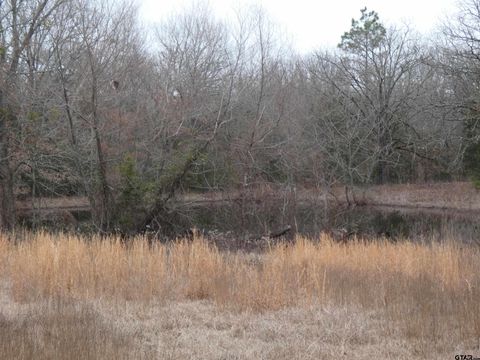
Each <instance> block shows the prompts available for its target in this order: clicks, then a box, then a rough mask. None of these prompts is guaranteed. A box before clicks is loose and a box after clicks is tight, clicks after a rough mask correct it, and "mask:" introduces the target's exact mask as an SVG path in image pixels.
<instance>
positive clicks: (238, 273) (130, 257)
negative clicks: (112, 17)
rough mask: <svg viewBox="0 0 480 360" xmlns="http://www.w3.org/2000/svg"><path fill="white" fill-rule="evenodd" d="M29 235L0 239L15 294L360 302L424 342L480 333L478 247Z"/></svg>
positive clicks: (161, 300) (293, 304)
mask: <svg viewBox="0 0 480 360" xmlns="http://www.w3.org/2000/svg"><path fill="white" fill-rule="evenodd" d="M27 238H28V239H27V240H24V241H20V242H16V243H14V242H11V241H10V240H8V239H7V237H6V236H3V237H1V238H0V270H2V272H1V273H2V276H3V279H2V280H3V282H4V283H5V284H7V285H6V288H7V289H8V291H9V295H10V296H11V297H12V299H13V300H14V301H15V302H17V303H39V302H42V301H47V302H52V301H53V302H58V303H61V302H65V301H67V302H73V303H86V302H91V301H107V302H110V303H112V302H113V303H116V304H122V303H126V302H132V301H133V302H134V303H140V304H157V305H158V304H160V305H162V304H163V305H165V304H172V303H179V302H184V301H194V300H207V301H209V302H211V303H212V304H214V305H216V307H217V308H218V309H220V310H219V311H234V312H239V311H240V312H243V311H246V312H249V313H251V312H254V313H268V312H270V311H277V310H282V309H290V308H297V309H302V308H303V309H309V308H312V307H317V308H318V307H319V308H332V307H333V308H335V307H338V308H340V309H344V308H355V309H359V311H361V312H365V313H371V312H373V313H375V314H377V315H378V316H379V317H381V318H382V319H383V320H384V321H385V324H386V325H384V327H383V330H382V331H383V333H384V334H386V335H388V334H390V335H392V334H395V336H397V335H398V336H401V338H402V339H406V341H412V342H413V341H414V342H420V343H422V344H423V345H422V346H424V347H423V349H429V351H430V350H431V349H434V350H435V351H436V352H439V353H442V352H443V351H450V350H451V349H452V348H453V347H454V346H456V345H458V344H460V343H465V341H467V342H469V341H470V342H473V343H474V344H477V345H478V339H480V300H479V299H480V251H479V249H478V248H474V247H464V248H461V247H460V246H457V245H455V244H454V243H444V244H435V243H432V244H429V245H426V244H417V243H413V242H401V243H390V242H386V241H383V240H378V241H372V242H355V241H353V242H351V243H348V244H338V243H335V242H332V241H331V240H330V239H329V238H327V237H325V236H323V237H321V238H320V240H319V241H310V240H308V239H304V238H297V240H296V242H295V243H293V244H289V245H287V244H278V245H275V246H272V247H271V249H270V250H268V251H267V252H265V253H263V254H243V253H222V252H220V251H218V250H217V249H216V248H215V247H213V246H212V245H210V244H208V242H207V241H206V240H204V239H202V238H196V239H195V240H194V241H192V242H188V241H178V242H175V243H171V244H168V245H162V244H154V245H149V243H148V242H147V241H146V240H145V239H142V238H138V239H135V240H134V241H132V242H130V243H128V244H125V243H122V242H121V241H120V240H119V239H116V238H110V239H103V240H101V239H99V238H93V239H82V238H80V237H76V236H72V235H58V236H54V235H48V234H45V233H36V234H29V235H28V236H27ZM386 335H385V336H386ZM427 345H428V346H427ZM472 346H473V345H472ZM432 351H433V350H432Z"/></svg>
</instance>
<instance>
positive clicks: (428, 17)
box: [138, 0, 457, 52]
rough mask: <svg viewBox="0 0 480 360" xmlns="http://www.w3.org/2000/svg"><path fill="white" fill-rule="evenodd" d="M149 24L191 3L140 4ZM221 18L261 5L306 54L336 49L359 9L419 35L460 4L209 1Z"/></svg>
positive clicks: (425, 0) (158, 0)
mask: <svg viewBox="0 0 480 360" xmlns="http://www.w3.org/2000/svg"><path fill="white" fill-rule="evenodd" d="M138 1H139V2H140V4H141V14H142V17H143V19H144V20H145V21H146V22H147V23H152V22H153V23H154V22H158V21H161V20H162V19H164V18H165V17H168V16H169V15H170V14H172V12H179V11H181V10H182V8H184V7H188V6H189V4H191V0H138ZM208 3H209V5H210V8H211V9H213V11H214V12H215V15H216V16H217V17H219V18H228V16H231V14H232V13H233V9H235V8H236V7H237V6H248V5H249V4H260V5H261V6H262V7H263V8H264V9H265V10H266V11H267V13H268V14H269V15H270V17H271V18H272V20H273V21H274V22H275V23H277V24H279V25H280V26H282V27H283V28H284V29H285V31H286V32H287V33H288V35H289V36H290V39H291V41H292V43H293V45H294V48H295V49H296V50H297V51H299V52H306V51H309V50H313V49H317V48H319V47H331V46H336V45H337V44H338V42H339V41H340V37H341V35H342V34H343V33H344V32H345V31H347V30H348V29H349V28H350V24H351V19H352V18H358V17H359V16H360V9H361V8H363V7H365V6H367V7H368V9H369V10H375V11H377V12H378V13H379V15H380V19H381V20H382V21H383V23H384V24H385V25H389V24H393V23H401V22H408V23H409V24H412V25H413V27H415V28H416V29H417V30H418V31H419V32H420V33H424V34H429V33H430V32H431V31H432V30H433V29H434V28H435V25H436V24H437V23H438V22H439V21H440V20H441V19H442V18H444V17H445V16H447V15H448V14H452V13H453V12H455V10H456V4H457V0H257V1H253V0H209V1H208Z"/></svg>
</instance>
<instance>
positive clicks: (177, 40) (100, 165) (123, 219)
mask: <svg viewBox="0 0 480 360" xmlns="http://www.w3.org/2000/svg"><path fill="white" fill-rule="evenodd" d="M345 30H346V32H345V34H344V35H343V36H342V37H341V38H340V39H339V45H338V48H336V49H330V50H318V51H314V52H312V53H311V54H306V55H302V56H300V55H298V54H295V52H294V51H293V50H292V49H291V48H290V47H289V46H288V45H287V44H288V43H287V42H286V41H283V39H282V37H281V36H280V35H279V34H281V31H279V30H278V29H277V28H276V27H275V26H274V25H273V24H272V23H271V22H270V20H269V19H268V16H267V15H266V14H265V13H264V12H263V11H262V10H261V9H253V10H252V9H249V10H248V11H244V12H239V13H238V14H237V17H236V18H235V21H229V22H228V24H227V23H225V22H222V21H220V20H218V19H216V18H215V17H214V16H212V15H211V11H210V10H209V9H208V7H206V6H195V7H193V8H191V9H189V10H186V11H185V12H184V13H182V14H180V15H176V16H173V17H172V18H170V19H169V20H167V21H165V22H163V23H161V24H158V26H156V27H155V29H147V28H144V27H142V26H141V25H140V22H139V16H138V9H137V8H136V6H135V5H134V3H133V2H130V1H128V0H127V1H121V2H119V1H94V0H3V1H1V0H0V69H1V70H0V84H1V85H0V200H1V204H0V228H3V229H11V228H13V227H14V226H15V222H16V214H15V199H16V198H19V197H22V196H23V197H45V196H48V197H55V196H60V195H62V196H65V195H67V196H69V195H82V196H86V197H87V198H88V199H89V201H90V204H91V208H92V210H93V211H94V216H93V219H94V220H95V222H96V226H97V227H98V229H100V230H102V231H109V230H110V229H112V228H114V227H117V228H118V227H120V228H123V229H142V228H145V227H146V226H151V225H152V223H153V222H154V220H155V219H156V217H158V216H161V214H162V212H165V211H167V209H168V206H169V202H171V201H172V200H173V199H174V198H175V195H176V193H177V192H178V191H209V190H229V189H237V188H245V187H251V186H255V185H258V184H261V183H265V182H268V183H279V184H287V185H296V184H298V185H302V186H310V187H313V186H314V187H319V188H322V189H328V188H330V187H332V186H334V185H335V184H352V185H353V184H383V183H404V182H425V181H435V180H450V179H458V178H466V177H471V178H472V179H474V180H475V179H476V180H479V179H480V129H479V125H480V122H479V119H480V117H479V112H480V1H479V0H465V1H464V2H463V3H462V4H461V6H460V7H459V8H458V14H457V15H455V16H452V17H451V19H450V20H449V21H446V22H445V23H444V24H443V26H442V27H441V28H439V29H438V34H439V36H437V37H436V38H435V39H434V41H433V39H427V38H423V37H422V36H421V35H419V34H418V33H416V31H415V29H412V28H408V27H406V26H404V27H396V26H389V25H388V24H385V23H383V21H382V19H381V14H377V13H376V12H374V11H371V10H370V9H368V10H367V9H363V10H361V12H360V13H359V17H358V19H355V20H352V24H351V28H350V29H345Z"/></svg>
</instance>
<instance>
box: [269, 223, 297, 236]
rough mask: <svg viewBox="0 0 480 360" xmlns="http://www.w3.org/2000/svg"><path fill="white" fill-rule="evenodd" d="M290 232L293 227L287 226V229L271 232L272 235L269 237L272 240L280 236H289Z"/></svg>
mask: <svg viewBox="0 0 480 360" xmlns="http://www.w3.org/2000/svg"><path fill="white" fill-rule="evenodd" d="M290 230H292V227H291V226H290V225H287V227H285V228H284V229H282V230H278V231H274V232H271V233H270V235H268V237H269V238H270V239H275V238H279V237H280V236H283V235H285V234H287V233H288V232H289V231H290Z"/></svg>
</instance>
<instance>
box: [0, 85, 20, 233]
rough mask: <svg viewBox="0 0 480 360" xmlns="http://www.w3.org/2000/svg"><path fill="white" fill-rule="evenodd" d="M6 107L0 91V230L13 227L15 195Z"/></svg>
mask: <svg viewBox="0 0 480 360" xmlns="http://www.w3.org/2000/svg"><path fill="white" fill-rule="evenodd" d="M8 113H9V112H8V109H7V106H6V103H5V99H4V94H3V92H2V91H0V230H11V229H13V228H14V227H15V219H16V217H15V196H14V191H13V172H12V169H11V166H10V160H9V159H10V156H9V149H8V135H7V133H8V129H7V128H8V125H7V121H8Z"/></svg>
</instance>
